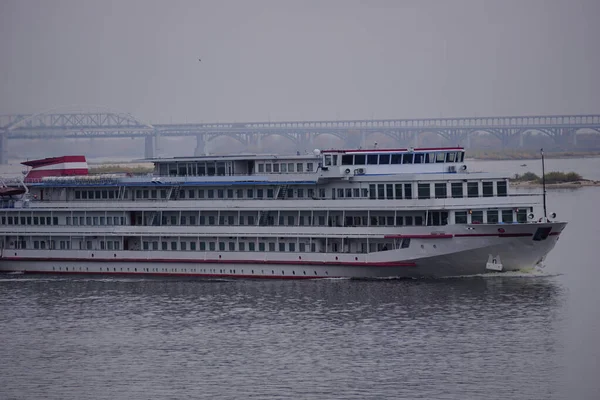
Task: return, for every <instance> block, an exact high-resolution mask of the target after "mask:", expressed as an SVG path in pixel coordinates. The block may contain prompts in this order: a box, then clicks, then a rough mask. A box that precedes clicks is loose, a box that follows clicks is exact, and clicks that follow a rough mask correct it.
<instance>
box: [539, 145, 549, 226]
mask: <svg viewBox="0 0 600 400" xmlns="http://www.w3.org/2000/svg"><path fill="white" fill-rule="evenodd" d="M540 152H541V153H542V191H543V194H542V196H543V199H544V219H545V220H546V222H547V221H548V215H547V213H546V170H545V168H544V149H541V150H540Z"/></svg>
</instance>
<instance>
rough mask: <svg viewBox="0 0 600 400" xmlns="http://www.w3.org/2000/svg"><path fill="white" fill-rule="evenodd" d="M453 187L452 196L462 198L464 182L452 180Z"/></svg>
mask: <svg viewBox="0 0 600 400" xmlns="http://www.w3.org/2000/svg"><path fill="white" fill-rule="evenodd" d="M450 185H451V188H452V198H455V199H457V198H461V197H463V184H462V182H452V183H451V184H450Z"/></svg>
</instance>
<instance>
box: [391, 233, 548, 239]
mask: <svg viewBox="0 0 600 400" xmlns="http://www.w3.org/2000/svg"><path fill="white" fill-rule="evenodd" d="M551 234H552V233H551ZM495 236H497V237H527V236H533V233H457V234H443V235H386V236H384V238H385V239H451V238H453V237H495Z"/></svg>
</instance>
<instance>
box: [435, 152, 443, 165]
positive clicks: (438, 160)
mask: <svg viewBox="0 0 600 400" xmlns="http://www.w3.org/2000/svg"><path fill="white" fill-rule="evenodd" d="M445 157H446V153H441V152H440V153H435V162H436V163H443V162H444V158H445Z"/></svg>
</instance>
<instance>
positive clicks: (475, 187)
mask: <svg viewBox="0 0 600 400" xmlns="http://www.w3.org/2000/svg"><path fill="white" fill-rule="evenodd" d="M467 195H468V197H479V182H467Z"/></svg>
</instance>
